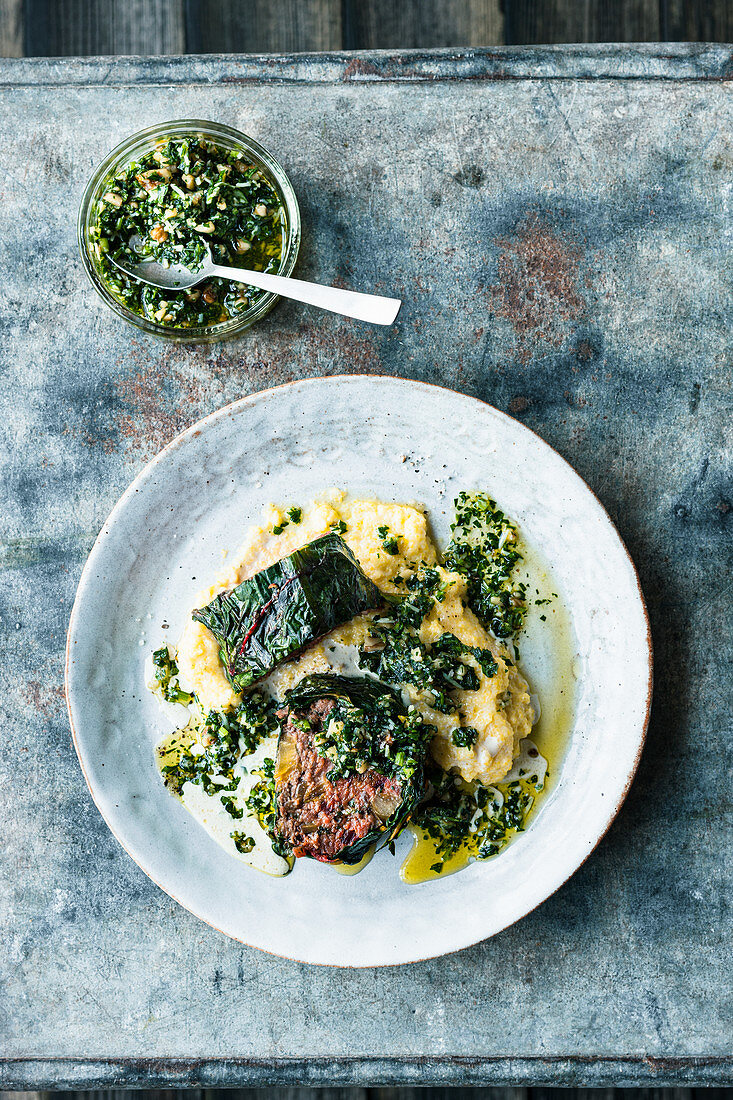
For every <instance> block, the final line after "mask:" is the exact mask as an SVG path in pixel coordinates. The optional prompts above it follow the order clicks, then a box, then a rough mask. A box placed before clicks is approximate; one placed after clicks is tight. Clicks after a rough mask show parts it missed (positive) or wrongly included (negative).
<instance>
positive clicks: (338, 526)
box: [331, 519, 348, 535]
mask: <svg viewBox="0 0 733 1100" xmlns="http://www.w3.org/2000/svg"><path fill="white" fill-rule="evenodd" d="M331 530H332V531H334V532H335V533H336V534H337V535H345V534H346V532H347V531H348V527H347V526H346V524H345V523H344V521H343V520H342V519H340V520H338V522H337V523H332V524H331Z"/></svg>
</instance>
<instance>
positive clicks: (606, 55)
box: [0, 46, 733, 1088]
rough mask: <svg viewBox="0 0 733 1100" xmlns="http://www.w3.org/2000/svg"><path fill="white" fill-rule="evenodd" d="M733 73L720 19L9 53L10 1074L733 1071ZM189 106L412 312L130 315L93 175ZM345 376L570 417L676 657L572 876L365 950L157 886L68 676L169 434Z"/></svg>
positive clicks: (320, 267) (85, 1081) (3, 392)
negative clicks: (666, 29)
mask: <svg viewBox="0 0 733 1100" xmlns="http://www.w3.org/2000/svg"><path fill="white" fill-rule="evenodd" d="M731 71H732V65H731V53H730V50H727V49H726V48H722V47H697V46H692V47H664V48H663V50H660V49H659V48H658V47H648V48H644V47H617V48H614V47H598V48H593V47H590V48H589V47H583V48H582V49H568V48H558V49H539V50H527V49H522V50H494V51H459V52H453V53H444V52H439V53H433V54H421V55H415V54H410V53H404V54H398V55H386V54H372V55H359V56H343V55H318V56H313V57H297V58H282V57H265V58H239V57H231V58H207V59H204V58H195V57H193V58H173V59H160V60H140V61H133V60H129V59H121V60H117V61H113V60H109V59H93V60H89V61H54V60H50V61H15V62H14V61H4V62H1V63H0V103H1V104H2V110H3V118H4V119H5V120H6V121H5V133H4V141H3V143H2V145H1V146H0V180H1V181H2V192H3V197H2V204H0V221H1V223H2V225H1V230H0V232H1V240H2V246H3V258H4V260H5V265H4V287H3V294H2V296H0V341H1V346H2V372H1V373H0V402H1V403H2V431H1V433H0V448H1V449H2V454H3V459H2V461H3V473H4V476H3V479H2V490H1V491H2V508H1V511H0V514H1V515H2V519H3V525H2V545H1V547H0V554H1V557H0V561H2V565H3V574H2V576H3V589H2V591H3V596H2V601H3V603H2V620H1V623H0V625H1V627H2V630H3V645H2V651H1V652H2V656H1V658H0V660H2V663H3V669H4V676H3V682H4V684H5V696H4V701H3V710H4V713H5V722H4V732H5V745H6V751H5V756H4V766H3V778H4V783H3V799H2V804H1V809H2V819H3V826H4V842H3V845H2V851H1V853H0V873H1V875H2V883H3V888H2V894H1V895H0V920H1V921H2V926H3V929H4V932H5V950H4V952H3V959H2V962H0V975H1V980H2V990H3V992H2V995H1V997H2V1001H1V1002H0V1009H1V1011H2V1023H1V1024H0V1028H1V1029H2V1036H1V1038H0V1049H1V1050H2V1055H3V1062H2V1071H1V1073H0V1080H2V1083H3V1087H4V1088H40V1087H47V1086H49V1085H53V1086H63V1085H68V1086H73V1087H77V1088H79V1087H92V1086H109V1085H114V1084H117V1085H153V1084H162V1083H165V1084H168V1085H173V1084H199V1083H201V1084H209V1085H213V1084H228V1085H244V1084H260V1083H274V1082H281V1083H289V1082H292V1083H295V1082H297V1083H308V1084H314V1085H315V1084H325V1083H341V1084H346V1083H360V1084H368V1083H376V1082H388V1081H393V1082H405V1083H420V1084H428V1083H431V1082H442V1083H446V1084H459V1083H460V1084H470V1083H503V1082H513V1083H516V1082H522V1081H524V1082H531V1083H540V1082H548V1083H553V1084H580V1083H582V1084H589V1085H600V1084H606V1083H614V1084H621V1083H624V1084H633V1083H644V1082H647V1083H648V1082H655V1083H674V1082H677V1083H682V1082H697V1083H709V1084H719V1083H722V1082H724V1081H727V1080H729V1079H730V1076H731V1074H730V1058H729V1042H728V1028H727V1026H726V1025H727V1020H728V1018H729V1017H728V1010H729V1005H728V1002H727V999H726V998H727V991H728V989H729V987H730V977H731V975H730V952H729V951H728V950H727V943H728V934H729V927H728V926H727V924H726V922H727V920H728V919H729V918H728V914H729V890H730V875H729V871H730V845H729V843H728V841H729V835H728V832H727V830H729V827H730V822H729V818H727V817H726V813H727V812H729V811H728V809H727V807H728V803H727V801H726V800H727V776H726V771H727V769H726V765H725V759H726V757H725V746H724V743H723V731H724V729H725V718H724V710H723V708H724V705H725V704H724V700H725V693H724V691H723V687H722V685H723V684H724V682H725V679H724V674H725V669H726V667H727V665H726V662H727V661H728V660H729V657H730V650H729V648H727V645H726V641H725V626H726V621H727V620H726V612H725V600H724V594H725V585H726V582H727V577H728V576H729V565H730V532H729V525H730V513H731V503H730V499H731V495H730V489H729V487H728V484H727V483H726V480H725V468H724V465H723V463H724V454H725V448H726V444H728V443H729V438H728V435H729V419H730V418H729V416H728V417H727V418H726V412H728V413H729V409H730V399H729V385H730V377H729V368H730V356H731V336H730V332H731V319H732V318H731V304H730V303H731V286H730V282H731V279H730V232H731V215H730V206H729V202H730V198H729V196H730V186H731V169H732V168H733V149H732V148H731V134H732V133H733V126H732V125H731V124H732V123H733V106H732V104H731V98H730V88H729V85H728V83H727V82H728V80H729V78H730V75H731ZM176 116H189V117H210V118H213V119H221V120H223V121H227V122H230V123H232V124H233V125H234V126H237V127H239V128H240V129H243V130H244V131H246V132H248V133H251V134H252V135H253V136H254V137H255V138H256V139H257V140H259V141H261V142H262V143H263V144H265V145H266V146H269V147H271V148H272V149H273V151H274V152H275V153H276V154H277V155H278V157H279V159H280V160H281V161H282V162H283V164H284V165H285V167H286V169H287V171H288V172H289V174H290V176H291V178H292V179H293V182H294V184H295V187H296V190H297V192H298V196H299V199H300V201H301V207H302V211H303V221H304V226H305V234H304V243H303V248H302V251H301V258H300V261H299V268H298V271H299V274H301V275H302V276H303V277H305V278H308V277H313V278H316V279H321V280H323V281H330V280H340V281H342V282H343V283H344V284H348V285H354V286H358V287H360V288H362V289H365V290H370V289H374V290H376V291H380V292H396V293H399V294H400V295H402V296H403V297H404V298H405V302H406V305H405V307H404V308H403V312H402V314H401V316H400V323H399V324H398V325H397V326H396V327H395V328H394V329H392V330H389V331H386V332H385V331H381V330H379V331H377V330H375V329H371V328H367V327H365V326H360V325H358V324H357V323H356V322H349V321H345V320H339V319H337V318H334V317H332V316H326V315H324V316H320V315H317V314H316V313H310V312H307V311H306V310H305V309H304V308H302V307H299V306H297V305H295V304H291V303H281V304H280V305H279V306H278V307H277V309H276V310H275V311H274V312H273V313H272V314H271V315H270V316H269V317H268V318H267V319H266V320H265V321H263V323H262V324H261V325H259V326H258V327H257V328H256V329H253V330H252V331H251V333H250V334H248V335H247V336H246V337H245V338H243V339H242V340H241V341H239V342H236V343H229V344H224V345H220V346H216V347H210V348H190V347H182V346H173V345H169V344H166V343H157V342H154V341H152V340H148V339H146V338H144V337H141V336H139V335H137V334H135V333H134V332H133V331H132V330H130V329H128V328H126V327H125V326H124V324H123V323H122V322H120V321H119V319H117V318H116V317H114V316H113V315H112V314H111V313H109V312H108V311H105V310H104V308H103V307H102V306H101V305H100V304H99V303H98V301H97V300H96V298H95V297H94V295H93V292H92V291H91V289H90V288H89V287H87V286H86V285H85V282H84V276H83V273H82V270H81V266H80V264H79V262H78V260H77V258H76V253H75V241H74V219H75V214H76V208H77V205H78V201H79V198H80V195H81V191H82V188H83V185H84V182H85V180H86V178H87V176H88V174H89V173H90V171H91V169H92V166H93V164H94V163H95V162H97V161H98V160H99V159H100V158H101V157H102V156H103V155H104V153H105V152H106V151H107V150H108V149H109V148H110V147H111V146H112V145H114V144H115V143H116V142H117V141H119V140H120V139H121V138H122V137H124V136H125V135H126V134H127V133H129V132H131V131H133V130H135V129H137V128H139V127H141V126H143V125H145V124H148V123H153V122H155V121H161V120H164V119H166V118H171V117H176ZM344 372H347V373H348V372H366V373H393V374H397V375H401V376H405V377H414V378H420V379H425V380H428V381H433V382H437V383H440V384H442V385H447V386H451V387H454V388H456V389H459V390H463V391H464V392H466V393H470V394H473V395H476V396H479V397H483V398H485V399H486V400H488V401H490V402H491V403H492V404H495V405H497V406H498V407H499V408H502V409H505V410H507V411H509V412H510V413H512V414H513V415H515V416H517V417H519V418H520V419H522V420H523V421H524V422H525V423H527V424H528V425H529V426H530V427H532V428H534V429H535V430H536V431H538V432H539V433H540V434H541V435H542V436H543V437H544V438H545V439H547V440H548V442H550V443H551V444H552V445H553V446H554V447H556V448H557V449H558V450H559V451H560V452H561V453H562V454H563V455H564V456H565V457H566V458H567V459H568V460H569V461H570V462H571V463H572V464H573V465H574V466H575V467H576V469H578V470H579V472H580V473H581V474H582V476H584V477H585V478H586V480H587V481H588V482H589V483H590V485H591V487H592V488H593V489H594V490H595V491H596V492H597V493H598V495H599V497H600V498H601V500H602V502H603V504H604V505H605V506H606V507H607V508H608V509H609V511H610V512H611V515H612V517H613V518H614V520H615V521H616V522H617V524H618V526H619V528H620V530H621V532H622V534H623V536H624V537H625V539H626V541H627V544H628V546H629V549H630V550H631V553H632V555H633V556H634V558H635V560H636V562H637V564H638V566H639V568H640V573H641V578H642V584H643V586H644V589H645V594H646V596H647V600H648V603H649V609H650V613H651V619H652V628H653V633H654V639H655V649H656V658H657V687H656V694H655V703H654V708H653V717H652V724H651V727H650V733H649V739H648V744H647V750H646V752H645V755H644V758H643V760H642V765H641V769H640V772H639V776H638V778H637V780H636V783H635V784H634V787H633V788H632V791H631V793H630V795H629V798H628V800H627V802H626V804H625V807H624V809H623V811H622V813H621V815H620V817H619V819H618V820H617V822H616V823H615V825H614V826H613V827H612V829H611V830H610V832H609V834H608V836H607V837H606V839H605V840H604V841H603V843H602V844H601V846H600V847H599V849H598V850H597V851H596V853H595V854H594V855H593V857H592V858H591V859H590V860H589V861H588V863H587V864H586V865H585V866H584V868H583V869H582V870H581V871H580V872H579V873H578V874H577V875H576V876H575V877H574V879H573V880H572V881H571V882H570V883H569V884H568V885H567V886H566V887H564V888H563V889H562V890H561V891H560V892H559V893H558V894H557V895H555V896H554V897H553V898H552V899H550V900H549V901H548V902H547V903H545V905H543V906H542V907H541V908H540V909H539V910H537V911H536V912H535V913H533V914H532V915H531V916H529V917H528V918H527V919H526V920H524V921H523V922H522V923H521V924H519V925H517V926H516V927H514V928H512V929H509V930H508V931H506V932H505V933H502V934H501V935H500V936H498V937H496V938H494V939H493V940H490V941H488V942H486V943H484V944H481V945H479V946H477V947H474V948H471V949H469V950H467V951H464V952H462V953H460V954H458V955H454V956H449V957H447V958H444V959H440V960H436V961H434V962H426V963H422V964H416V965H413V966H410V967H402V968H395V969H387V970H380V971H378V972H377V971H375V972H369V971H365V972H355V973H353V974H348V975H345V974H344V973H342V972H335V971H332V970H330V969H315V970H314V969H312V968H307V967H303V966H300V965H298V964H295V963H289V962H285V961H281V960H277V959H273V958H271V957H268V956H266V955H263V954H260V953H258V952H256V951H251V950H248V949H246V948H243V947H241V946H240V945H237V944H235V943H233V942H231V941H228V940H226V939H225V938H224V937H221V936H219V935H217V934H216V933H214V932H212V931H210V930H208V929H206V928H205V927H204V926H202V925H201V924H200V923H199V922H198V921H196V920H195V918H193V917H191V916H190V915H189V914H188V913H186V912H184V911H183V910H182V909H180V908H178V907H177V906H175V905H174V903H172V902H170V901H169V899H167V898H166V897H165V896H164V895H163V894H161V893H160V892H159V891H157V890H156V888H155V887H154V886H153V885H152V884H151V883H150V882H149V881H148V880H147V879H146V878H145V876H144V875H143V873H142V872H141V871H140V870H139V869H138V868H137V867H136V866H135V865H134V864H133V863H132V861H131V860H129V859H128V857H127V856H126V855H125V854H124V853H123V852H122V850H121V849H120V848H119V847H118V846H117V844H116V842H115V841H114V840H113V838H112V837H111V836H110V835H109V834H108V832H107V830H106V827H105V825H104V823H103V822H102V820H101V818H100V817H99V815H98V814H97V812H96V810H95V809H94V807H93V805H92V804H91V802H90V800H89V798H88V795H87V792H86V788H85V786H84V782H83V779H82V776H81V773H80V771H79V769H78V765H77V763H76V760H75V757H74V754H73V750H72V747H71V741H70V736H69V730H68V725H67V719H66V714H65V709H64V702H63V696H62V690H61V683H62V675H63V667H62V666H63V645H64V635H65V629H66V623H67V618H68V612H69V609H70V606H71V600H72V598H73V593H74V590H75V586H76V582H77V580H78V576H79V573H80V570H81V565H82V562H83V560H84V558H85V556H86V554H87V552H88V550H89V547H90V546H91V543H92V541H93V539H94V537H95V535H96V533H97V531H98V529H99V527H100V526H101V523H102V521H103V519H104V517H105V516H106V515H107V513H108V511H109V510H110V507H111V505H112V504H113V502H114V500H115V499H116V498H117V497H118V496H119V494H120V492H121V491H122V490H123V488H124V487H125V485H126V484H127V483H128V482H129V481H130V480H131V478H132V477H133V475H134V474H135V473H136V472H137V471H138V470H139V469H140V468H141V466H142V465H143V463H144V462H145V461H146V460H147V459H148V458H149V457H150V456H151V455H152V454H153V453H155V452H156V451H157V450H158V449H159V448H160V447H161V446H162V445H163V444H164V443H165V442H167V441H168V440H169V439H170V438H172V436H173V435H174V434H176V432H177V431H179V430H180V429H182V428H184V427H186V426H187V425H188V424H190V423H192V422H193V421H194V420H196V419H197V418H199V417H200V416H202V415H204V414H205V413H207V412H210V411H211V410H213V409H215V408H218V407H220V406H222V405H223V404H225V403H226V402H228V401H230V400H232V399H234V398H236V397H239V396H241V395H242V394H246V393H250V392H253V391H254V390H256V389H260V388H263V387H265V386H271V385H274V384H277V383H278V382H281V381H287V380H289V379H291V378H300V377H307V376H310V375H313V374H338V373H344ZM355 414H356V415H358V410H355ZM460 919H461V915H460V913H457V914H456V920H457V921H459V920H460Z"/></svg>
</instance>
